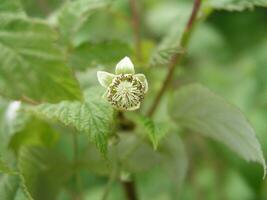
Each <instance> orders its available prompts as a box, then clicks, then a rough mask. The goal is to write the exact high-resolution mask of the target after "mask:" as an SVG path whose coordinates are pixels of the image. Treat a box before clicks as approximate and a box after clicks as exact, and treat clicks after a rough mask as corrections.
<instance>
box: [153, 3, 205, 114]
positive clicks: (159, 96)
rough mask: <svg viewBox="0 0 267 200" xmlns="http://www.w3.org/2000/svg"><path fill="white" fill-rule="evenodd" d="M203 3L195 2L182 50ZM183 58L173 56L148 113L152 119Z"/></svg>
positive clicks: (178, 55) (177, 55)
mask: <svg viewBox="0 0 267 200" xmlns="http://www.w3.org/2000/svg"><path fill="white" fill-rule="evenodd" d="M201 2H202V0H195V2H194V6H193V10H192V13H191V16H190V18H189V20H188V22H187V25H186V27H185V30H184V32H183V34H182V39H181V47H182V48H186V46H187V43H188V39H189V37H190V35H191V32H192V29H193V26H194V24H195V21H196V18H197V14H198V11H199V8H200V5H201ZM182 58H183V54H181V53H176V54H175V55H173V57H172V59H171V61H170V63H169V70H168V73H167V75H166V77H165V80H164V82H163V84H162V87H161V88H160V90H159V92H158V94H157V96H156V98H155V100H154V102H153V104H152V106H151V108H150V110H149V111H148V116H150V117H152V116H153V114H154V113H155V111H156V108H157V107H158V105H159V103H160V101H161V99H162V97H163V95H164V93H165V91H166V89H167V88H168V86H169V84H170V82H171V81H172V78H173V75H174V71H175V67H176V65H177V64H179V63H180V62H181V60H182Z"/></svg>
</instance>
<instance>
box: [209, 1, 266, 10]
mask: <svg viewBox="0 0 267 200" xmlns="http://www.w3.org/2000/svg"><path fill="white" fill-rule="evenodd" d="M207 4H208V5H209V6H211V7H213V8H215V9H219V10H228V11H243V10H245V9H253V8H254V7H255V6H262V7H267V1H266V0H208V1H207Z"/></svg>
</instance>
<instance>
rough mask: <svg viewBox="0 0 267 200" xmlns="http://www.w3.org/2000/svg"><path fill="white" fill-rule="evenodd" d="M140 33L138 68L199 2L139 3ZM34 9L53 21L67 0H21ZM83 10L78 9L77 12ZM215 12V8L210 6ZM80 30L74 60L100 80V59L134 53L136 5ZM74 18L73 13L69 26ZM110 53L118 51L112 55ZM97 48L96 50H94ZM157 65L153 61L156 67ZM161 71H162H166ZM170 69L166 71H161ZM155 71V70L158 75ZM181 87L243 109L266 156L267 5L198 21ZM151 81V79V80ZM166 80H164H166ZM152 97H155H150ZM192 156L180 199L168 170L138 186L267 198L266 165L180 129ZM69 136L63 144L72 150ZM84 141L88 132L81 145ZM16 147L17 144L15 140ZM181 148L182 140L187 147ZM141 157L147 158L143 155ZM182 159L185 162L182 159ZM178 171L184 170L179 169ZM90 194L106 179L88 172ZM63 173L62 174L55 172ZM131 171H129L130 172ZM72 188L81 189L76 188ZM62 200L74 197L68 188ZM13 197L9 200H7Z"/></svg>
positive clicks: (191, 196) (142, 177)
mask: <svg viewBox="0 0 267 200" xmlns="http://www.w3.org/2000/svg"><path fill="white" fill-rule="evenodd" d="M137 2H138V10H139V16H140V25H141V26H140V35H141V45H142V52H141V53H142V57H143V62H140V63H139V65H138V64H137V69H138V68H144V69H145V70H147V69H146V65H145V64H144V63H146V61H148V60H149V59H150V54H151V50H152V49H153V48H154V47H155V46H156V45H157V44H158V43H159V42H160V41H161V40H162V39H163V38H164V37H166V35H167V34H168V32H169V30H170V29H171V28H172V27H176V26H178V25H179V24H180V22H181V21H182V22H183V21H186V19H187V18H188V16H189V14H190V12H191V9H192V4H193V1H190V0H164V1H161V0H139V1H137ZM22 3H23V6H24V8H25V10H26V11H27V14H28V15H29V16H32V17H36V18H48V19H49V21H50V22H51V23H53V20H54V15H55V11H56V10H58V9H59V8H61V6H62V5H63V3H64V1H63V0H22ZM77 12H78V10H77ZM207 12H208V11H207ZM84 20H85V21H84V24H83V26H82V27H81V29H80V30H79V33H78V34H76V35H75V37H74V39H73V41H74V43H75V45H76V46H79V47H80V48H79V49H78V51H80V52H79V55H80V54H83V55H84V58H83V59H80V58H79V57H78V56H77V57H75V56H74V57H73V58H72V60H71V61H70V62H73V63H75V65H76V67H77V69H78V70H77V71H79V72H77V77H78V79H79V81H80V82H81V83H82V85H83V87H86V86H87V85H90V84H91V83H95V82H96V78H95V76H94V74H95V68H92V66H93V65H94V63H98V62H99V61H101V63H102V64H103V65H105V62H106V63H110V59H109V56H110V55H112V56H114V62H115V60H119V58H121V56H122V55H123V54H124V55H125V54H127V53H129V54H131V53H132V49H133V48H134V45H133V40H134V35H133V29H132V24H131V23H132V22H131V10H130V8H129V2H128V1H126V0H114V2H113V3H112V6H111V9H110V10H109V11H107V10H105V9H103V10H99V11H96V12H95V13H93V14H92V15H90V17H88V19H84ZM68 23H72V22H71V17H70V18H69V21H68V20H66V21H65V22H64V24H68ZM111 40H112V41H113V40H119V41H123V42H124V43H123V45H125V48H124V51H123V52H119V51H120V49H121V47H120V48H118V49H114V48H113V49H108V48H107V49H105V51H104V52H102V49H101V48H100V49H99V50H98V49H94V45H91V46H89V47H87V46H85V47H84V46H83V44H85V43H87V42H89V43H92V44H93V43H94V42H103V41H111ZM106 51H111V52H112V53H110V52H108V53H109V54H108V53H107V52H106ZM91 52H93V54H92V53H91ZM106 67H107V69H108V70H110V71H111V70H112V69H113V66H111V65H107V66H106ZM150 67H151V66H150ZM153 67H154V69H153V70H152V71H154V72H155V76H158V77H159V78H158V80H162V77H163V75H164V73H165V72H166V66H164V65H162V66H153ZM159 72H162V73H159ZM162 74H163V75H162ZM151 76H152V75H151ZM175 77H176V78H175V84H174V87H175V86H176V84H177V86H178V85H181V84H186V83H190V82H199V83H202V84H203V85H205V86H207V87H208V88H210V89H211V90H212V91H214V92H215V93H217V94H219V95H220V96H222V97H224V98H226V99H227V100H228V101H229V102H231V103H233V104H234V105H236V106H237V107H239V108H240V109H241V110H242V111H243V112H244V114H245V115H246V116H247V118H248V120H249V121H250V122H251V124H252V125H253V127H254V128H255V131H256V134H257V137H258V139H259V141H260V143H261V145H262V150H263V152H264V155H265V158H267V157H266V156H267V9H266V8H262V7H255V8H251V9H245V10H242V11H225V10H223V9H222V10H221V9H218V10H214V11H212V12H211V13H210V14H209V15H207V17H206V18H205V20H204V19H203V21H201V22H200V23H198V24H197V25H196V27H195V29H194V31H193V35H192V38H191V40H190V42H189V45H188V48H187V50H186V56H185V59H184V61H183V62H182V64H181V66H180V67H179V69H178V70H177V71H176V74H175ZM150 80H151V79H150ZM159 84H160V82H159ZM148 102H149V100H148ZM179 134H180V136H181V138H182V140H183V142H184V146H185V150H186V154H187V157H188V165H187V166H188V169H187V173H186V178H185V180H184V183H183V186H182V189H181V190H180V191H179V198H177V196H176V194H175V193H176V191H175V190H176V189H175V186H174V185H173V184H172V182H171V181H170V178H169V176H164V174H162V173H161V170H159V169H157V167H155V169H154V168H153V169H151V170H149V171H146V172H144V173H139V174H137V175H136V183H137V190H138V193H140V197H141V199H143V200H150V199H151V200H152V199H153V200H168V199H181V200H196V199H197V200H265V199H267V180H266V179H263V178H262V176H263V170H262V167H261V166H259V165H258V164H255V163H248V162H246V161H243V160H242V159H240V158H239V157H237V155H235V154H234V153H233V152H231V151H230V150H228V149H227V148H226V147H225V146H224V145H221V144H219V143H217V142H214V141H213V140H210V139H207V138H204V137H202V136H200V135H198V134H194V133H191V132H189V131H188V130H181V131H180V133H179ZM70 138H71V136H69V137H66V138H64V139H63V140H64V142H62V147H60V148H62V149H63V150H62V151H64V152H70V154H71V150H69V149H68V145H65V144H68V143H70V142H68V140H70ZM83 141H84V138H83V137H82V136H81V138H80V143H81V144H82V143H83ZM14 145H16V144H14ZM181 145H182V144H181ZM139 156H140V158H141V157H142V156H143V155H142V154H141V155H139ZM178 162H179V161H178ZM181 162H183V161H181ZM177 173H178V174H177V176H179V172H177ZM81 174H82V176H81V177H82V182H83V187H84V190H85V195H84V197H85V199H88V200H97V199H100V197H101V196H102V193H103V188H104V187H105V185H106V181H107V178H105V177H101V176H100V177H99V176H96V175H95V174H94V173H90V172H88V171H82V172H81ZM55 176H56V175H55ZM125 176H127V174H125ZM69 187H75V186H73V185H71V183H70V185H69ZM58 199H60V200H65V199H68V195H66V194H64V193H61V194H60V196H59V198H58ZM108 199H110V200H112V199H114V200H118V199H124V196H123V191H122V189H121V187H120V185H119V184H115V185H114V186H113V187H112V189H111V193H110V195H109V198H108ZM3 200H6V199H3Z"/></svg>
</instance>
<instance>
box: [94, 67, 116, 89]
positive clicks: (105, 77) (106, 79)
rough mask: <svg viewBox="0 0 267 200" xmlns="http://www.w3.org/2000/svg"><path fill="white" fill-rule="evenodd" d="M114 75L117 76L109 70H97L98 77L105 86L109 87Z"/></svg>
mask: <svg viewBox="0 0 267 200" xmlns="http://www.w3.org/2000/svg"><path fill="white" fill-rule="evenodd" d="M114 77H115V75H114V74H111V73H108V72H104V71H98V72H97V79H98V81H99V83H100V84H101V85H102V86H103V87H108V86H109V85H110V84H111V82H112V80H113V78H114Z"/></svg>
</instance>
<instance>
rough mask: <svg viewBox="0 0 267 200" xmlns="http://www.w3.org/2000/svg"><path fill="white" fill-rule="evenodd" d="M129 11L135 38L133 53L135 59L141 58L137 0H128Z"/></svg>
mask: <svg viewBox="0 0 267 200" xmlns="http://www.w3.org/2000/svg"><path fill="white" fill-rule="evenodd" d="M129 3H130V8H131V13H132V28H133V33H134V40H135V53H136V57H137V59H138V60H139V61H140V60H142V48H141V40H140V17H139V12H138V9H137V1H136V0H129Z"/></svg>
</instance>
